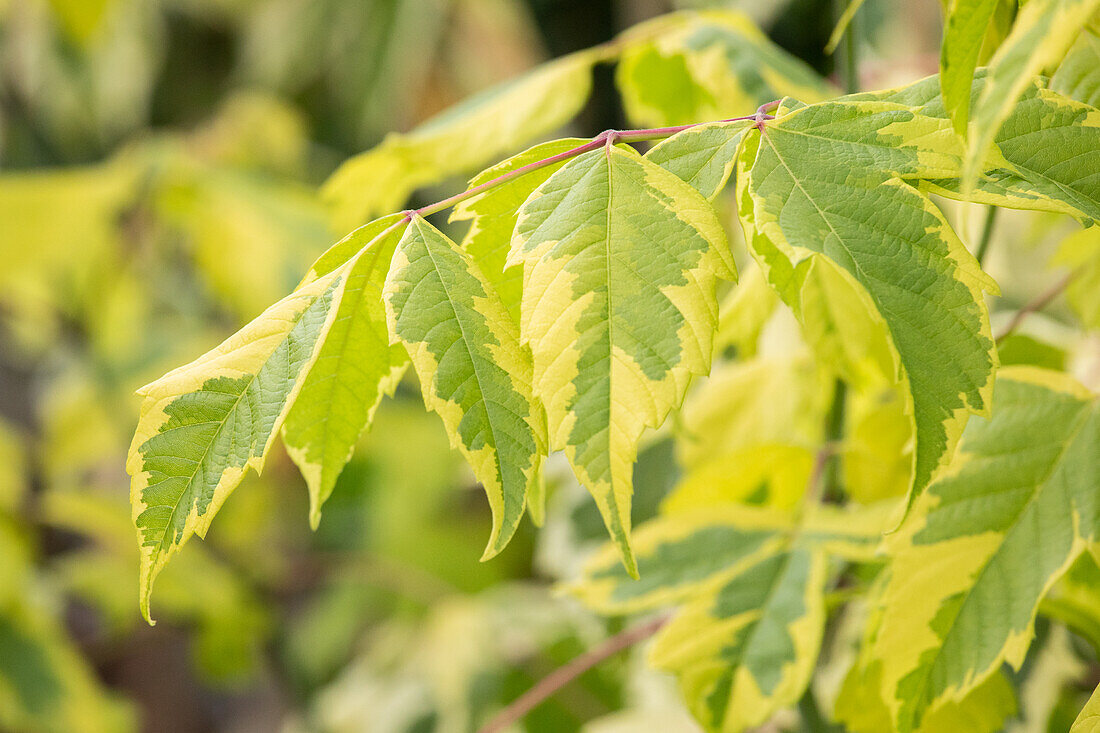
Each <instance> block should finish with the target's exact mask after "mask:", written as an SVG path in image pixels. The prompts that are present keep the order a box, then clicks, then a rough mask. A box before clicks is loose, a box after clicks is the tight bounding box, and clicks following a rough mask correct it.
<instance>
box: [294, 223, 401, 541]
mask: <svg viewBox="0 0 1100 733" xmlns="http://www.w3.org/2000/svg"><path fill="white" fill-rule="evenodd" d="M399 223H400V217H399V216H398V215H394V216H389V217H385V218H382V219H379V220H377V221H374V222H371V223H370V224H366V225H364V226H362V227H360V228H359V229H357V230H355V231H354V232H352V233H351V234H349V235H348V236H347V237H345V238H344V239H343V240H341V241H340V242H338V243H336V244H335V245H333V246H332V247H331V248H330V249H329V251H328V252H326V253H325V254H324V255H322V256H321V258H320V259H319V260H318V261H317V263H316V264H315V265H314V266H313V269H311V270H310V272H309V274H308V275H307V276H306V280H305V282H304V283H303V285H305V284H308V283H310V282H312V281H314V280H316V279H317V278H320V277H324V276H325V275H326V274H327V273H328V272H329V271H331V268H333V267H338V266H341V265H342V264H343V263H344V262H347V261H348V260H350V259H352V258H354V259H355V262H354V264H353V265H352V266H351V268H350V269H349V271H348V273H347V282H346V284H345V286H344V295H343V297H342V298H341V299H340V305H339V307H338V308H337V310H336V315H335V317H334V318H333V321H332V326H331V327H330V328H329V331H328V336H327V337H326V338H325V341H324V344H323V345H322V346H321V350H320V353H319V354H318V355H317V360H316V362H315V363H314V365H313V368H312V369H310V370H309V374H308V375H306V378H305V380H304V381H303V382H302V387H301V391H300V392H299V393H298V398H297V399H296V400H295V401H294V405H293V406H292V407H291V409H290V412H289V413H288V414H287V417H286V422H284V423H283V443H284V444H285V445H286V449H287V453H288V455H289V456H290V457H291V459H293V460H294V462H295V463H296V464H297V465H298V468H299V469H300V470H301V472H302V475H303V476H304V477H305V479H306V484H307V486H308V488H309V517H310V523H311V524H312V526H313V527H314V528H316V527H317V524H318V522H320V519H321V505H322V504H323V503H324V502H325V500H326V499H328V497H329V495H331V494H332V488H333V486H335V485H336V479H337V477H339V475H340V472H341V471H343V469H344V466H345V465H346V464H347V462H348V459H350V458H351V454H352V451H353V450H354V449H355V444H356V442H358V440H359V436H360V435H361V434H362V433H363V431H365V430H366V429H367V428H368V426H369V425H370V423H371V419H372V418H373V417H374V411H375V409H376V408H377V407H378V403H379V402H381V401H382V397H383V396H385V395H388V394H392V393H393V390H394V388H395V387H396V386H397V383H398V382H399V381H400V379H401V375H402V374H404V372H405V368H406V366H407V365H408V363H409V357H408V355H407V354H406V353H405V349H404V347H402V346H401V345H400V344H394V345H391V344H390V336H389V328H388V326H387V325H386V312H385V308H384V307H383V304H382V286H383V284H384V282H385V278H386V272H387V270H388V269H389V265H390V259H391V258H392V257H393V252H394V248H395V246H396V245H397V240H398V239H399V238H400V236H401V232H400V231H399V229H398V227H397V225H398V224H399Z"/></svg>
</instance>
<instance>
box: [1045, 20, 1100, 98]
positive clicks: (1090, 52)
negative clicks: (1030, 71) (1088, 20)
mask: <svg viewBox="0 0 1100 733" xmlns="http://www.w3.org/2000/svg"><path fill="white" fill-rule="evenodd" d="M1050 88H1051V89H1053V90H1054V91H1056V92H1061V93H1062V94H1064V95H1066V96H1067V97H1070V98H1071V99H1076V100H1077V101H1078V102H1083V103H1085V104H1088V105H1091V106H1093V107H1100V35H1098V34H1097V33H1095V32H1094V31H1092V30H1091V29H1087V28H1086V29H1085V30H1083V31H1081V35H1080V36H1078V38H1077V42H1076V43H1074V44H1073V47H1072V48H1070V50H1069V53H1068V54H1066V58H1065V59H1064V60H1063V61H1062V65H1061V66H1059V67H1058V71H1057V72H1055V74H1054V76H1053V77H1052V78H1051V80H1050Z"/></svg>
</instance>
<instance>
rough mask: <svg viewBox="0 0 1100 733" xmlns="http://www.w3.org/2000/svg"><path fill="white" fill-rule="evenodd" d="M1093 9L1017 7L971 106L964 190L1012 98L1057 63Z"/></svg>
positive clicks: (1087, 4) (1083, 3)
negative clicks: (1016, 15) (1002, 42)
mask: <svg viewBox="0 0 1100 733" xmlns="http://www.w3.org/2000/svg"><path fill="white" fill-rule="evenodd" d="M1098 9H1100V0H1030V1H1029V2H1028V3H1027V4H1026V5H1024V6H1023V7H1022V8H1021V10H1020V14H1019V16H1018V17H1017V18H1016V22H1015V24H1014V25H1013V27H1012V32H1011V33H1009V35H1008V38H1006V39H1005V41H1004V44H1002V46H1001V47H1000V49H998V51H997V53H996V54H995V55H994V56H993V59H992V60H991V61H990V64H989V74H988V76H987V77H986V83H985V86H984V88H983V89H982V92H981V95H980V96H979V97H978V99H977V100H976V101H975V103H974V114H973V119H972V122H971V125H970V129H969V131H968V133H967V142H968V149H967V156H966V165H965V167H964V171H963V182H964V183H963V190H968V189H970V188H971V187H972V186H973V185H974V183H975V182H976V181H977V179H978V176H979V175H980V174H981V172H982V167H983V163H984V159H985V156H986V153H987V151H988V150H989V148H990V147H991V146H992V144H993V140H994V138H995V137H996V136H997V133H998V132H999V131H1000V129H1001V125H1002V124H1003V123H1004V122H1005V120H1006V119H1007V118H1008V117H1009V115H1011V114H1012V113H1013V107H1014V105H1015V104H1016V100H1017V99H1019V98H1020V95H1021V94H1023V93H1024V92H1025V91H1026V90H1027V88H1028V87H1029V86H1031V85H1032V84H1033V78H1034V77H1035V75H1036V74H1040V73H1042V72H1043V71H1044V70H1046V69H1050V68H1053V67H1054V66H1056V65H1057V64H1058V62H1060V61H1061V60H1062V57H1063V56H1065V54H1066V52H1067V51H1068V50H1069V48H1070V46H1071V45H1072V44H1073V42H1074V40H1076V38H1077V36H1078V34H1079V33H1080V32H1081V29H1082V28H1084V27H1085V24H1086V23H1087V22H1088V21H1089V18H1090V17H1091V16H1092V15H1093V14H1094V13H1095V12H1096V11H1097V10H1098Z"/></svg>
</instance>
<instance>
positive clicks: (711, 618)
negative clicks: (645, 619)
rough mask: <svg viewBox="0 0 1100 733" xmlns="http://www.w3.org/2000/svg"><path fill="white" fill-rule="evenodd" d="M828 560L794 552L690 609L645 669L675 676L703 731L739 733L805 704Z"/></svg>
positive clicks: (803, 550) (803, 549)
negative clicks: (789, 707) (651, 667)
mask: <svg viewBox="0 0 1100 733" xmlns="http://www.w3.org/2000/svg"><path fill="white" fill-rule="evenodd" d="M826 580H827V575H826V556H825V553H824V552H823V551H822V550H820V549H815V548H812V547H808V546H802V545H800V544H797V543H796V544H795V545H794V546H793V547H791V548H790V549H789V550H787V551H786V552H782V553H778V554H774V555H771V556H769V557H765V558H764V559H762V560H760V561H759V562H757V563H755V564H754V565H752V566H751V567H749V568H747V569H744V570H743V571H742V572H740V573H739V574H738V575H737V576H736V577H734V578H732V579H731V580H729V581H728V582H726V583H725V584H724V585H722V586H721V587H719V588H718V589H717V590H715V591H713V593H710V594H707V595H704V596H703V597H701V598H698V599H696V600H694V601H693V602H691V603H690V604H688V605H687V606H686V607H685V608H683V609H682V610H681V611H680V612H679V613H678V614H677V615H676V617H675V618H674V619H673V620H672V621H671V622H670V623H669V624H668V625H667V626H665V628H664V629H662V630H661V632H660V634H659V635H658V636H657V638H656V639H655V640H654V643H653V647H652V648H651V650H650V654H649V659H650V663H651V664H653V665H654V666H655V667H658V668H660V669H664V670H667V671H669V672H672V673H674V674H675V675H676V676H677V677H678V678H679V682H680V689H681V691H682V692H683V695H684V698H685V699H686V701H687V704H688V707H689V708H690V709H691V711H692V713H693V714H694V715H695V717H696V718H697V719H698V720H699V721H700V722H701V723H702V724H703V727H704V728H706V729H707V730H713V731H723V733H740V731H743V730H745V729H746V728H749V727H752V726H755V725H759V724H761V723H763V722H764V721H766V720H768V719H769V718H770V717H771V716H772V715H773V714H774V713H775V712H776V711H777V710H779V709H780V708H783V707H786V706H787V705H790V704H792V703H794V702H795V701H797V700H798V698H799V697H801V696H802V692H803V690H804V689H805V688H806V685H807V683H808V682H809V680H810V675H811V674H812V672H813V669H814V664H815V662H816V661H817V654H818V651H819V649H820V647H821V637H822V633H823V632H824V628H825V599H824V590H825V583H826Z"/></svg>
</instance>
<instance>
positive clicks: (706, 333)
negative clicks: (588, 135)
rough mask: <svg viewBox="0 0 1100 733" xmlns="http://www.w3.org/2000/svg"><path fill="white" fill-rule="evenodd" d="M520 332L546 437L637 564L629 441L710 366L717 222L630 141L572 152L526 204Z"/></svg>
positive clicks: (519, 244) (516, 245) (516, 251)
mask: <svg viewBox="0 0 1100 733" xmlns="http://www.w3.org/2000/svg"><path fill="white" fill-rule="evenodd" d="M519 262H522V263H523V265H524V274H523V302H522V309H521V310H522V321H521V334H522V337H523V340H524V341H525V342H526V343H528V344H530V346H531V349H532V352H533V356H534V375H535V378H534V385H535V394H536V396H538V397H539V398H540V399H541V400H542V402H543V404H545V406H546V410H547V415H548V419H549V428H550V445H551V448H553V449H564V451H565V454H566V457H567V458H568V459H569V462H570V463H571V465H572V466H573V469H574V471H575V472H576V474H577V477H578V478H579V479H580V481H581V483H582V484H583V485H584V486H585V487H587V488H588V490H589V491H590V492H591V493H592V495H593V496H594V497H595V499H596V503H597V504H598V506H599V508H600V511H601V513H602V514H603V518H604V522H605V523H606V524H607V526H608V529H609V530H610V532H611V535H612V537H613V538H614V539H615V542H616V543H617V544H618V546H619V548H620V550H621V552H622V555H623V560H624V563H625V564H626V565H627V567H628V568H631V572H632V573H633V565H634V562H633V559H632V557H631V553H630V549H629V530H630V497H631V493H632V474H633V464H634V460H635V458H636V456H637V447H638V440H639V439H640V437H641V435H642V433H643V431H644V430H645V428H646V427H657V426H658V425H660V424H661V422H662V421H663V420H664V418H665V416H666V415H667V414H668V412H669V410H671V409H672V408H674V407H676V406H678V405H679V404H680V402H681V401H682V400H683V397H684V394H685V392H686V390H687V386H688V383H689V382H690V380H691V377H692V375H695V374H702V373H705V372H706V371H707V370H708V369H709V367H710V358H711V350H712V343H713V338H714V330H715V326H716V321H717V317H718V306H717V302H716V298H715V278H716V276H722V277H733V273H734V264H733V259H732V255H731V254H730V251H729V245H728V243H727V241H726V237H725V232H724V231H723V229H722V226H721V224H720V223H719V222H718V219H717V216H716V215H715V213H714V210H713V209H712V208H711V206H710V204H708V203H707V201H706V200H705V199H704V198H703V197H702V196H701V195H699V193H698V192H697V191H696V190H695V189H693V188H692V187H691V186H689V185H688V184H686V183H684V182H683V181H682V180H680V179H679V178H677V177H676V176H675V175H673V174H672V173H669V172H668V171H666V170H665V169H663V168H661V167H659V166H657V165H654V164H653V163H651V162H649V161H647V160H645V159H644V158H642V157H641V156H639V155H638V154H637V153H635V152H634V151H633V150H631V149H626V148H621V147H616V146H611V145H608V146H606V147H605V148H604V149H601V150H593V151H590V152H588V153H585V154H583V155H580V156H578V157H576V158H574V159H572V160H571V161H570V162H569V163H567V164H566V165H564V166H563V167H562V168H560V169H559V170H558V171H557V172H555V173H554V174H553V175H552V176H550V178H549V179H547V180H546V181H545V182H544V183H543V184H542V185H541V186H540V187H539V188H538V189H537V190H536V191H535V192H534V193H533V194H532V195H531V197H530V198H529V199H528V200H527V201H526V203H524V205H523V208H522V210H521V211H520V216H519V221H518V223H517V225H516V231H515V236H514V238H513V244H512V252H511V254H510V255H509V264H516V263H519Z"/></svg>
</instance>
